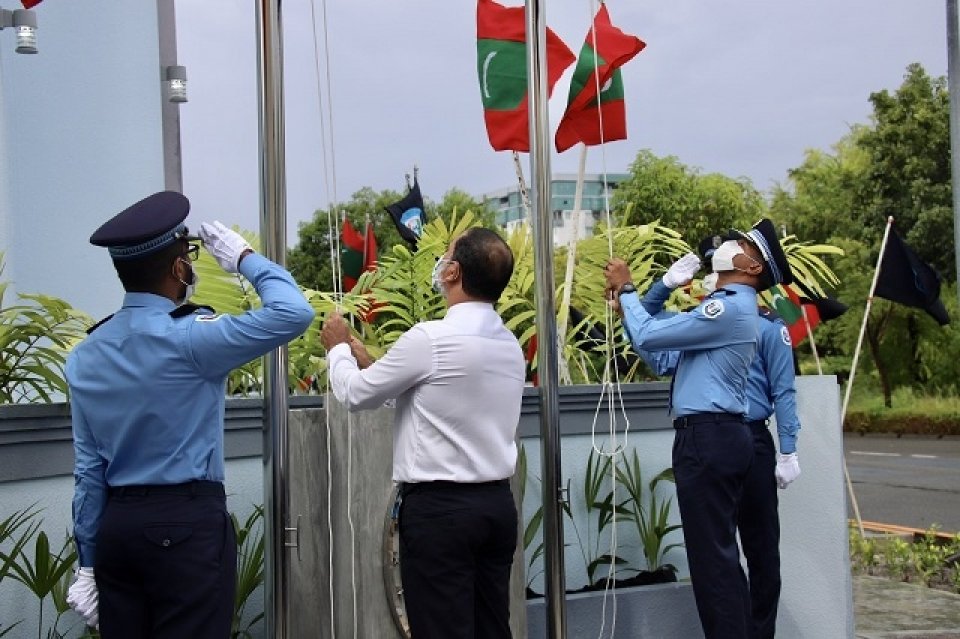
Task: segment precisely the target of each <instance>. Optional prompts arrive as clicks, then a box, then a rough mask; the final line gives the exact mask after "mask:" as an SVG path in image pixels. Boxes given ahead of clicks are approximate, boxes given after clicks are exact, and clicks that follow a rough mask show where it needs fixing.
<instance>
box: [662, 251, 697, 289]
mask: <svg viewBox="0 0 960 639" xmlns="http://www.w3.org/2000/svg"><path fill="white" fill-rule="evenodd" d="M699 270H700V258H699V257H698V256H697V254H696V253H687V254H686V255H684V256H683V257H681V258H680V259H679V260H677V261H676V262H674V263H673V264H671V265H670V268H668V269H667V272H666V273H665V274H664V276H663V284H664V286H666V287H667V288H677V287H678V286H685V285H687V284H689V283H690V280H692V279H693V276H694V275H696V274H697V271H699Z"/></svg>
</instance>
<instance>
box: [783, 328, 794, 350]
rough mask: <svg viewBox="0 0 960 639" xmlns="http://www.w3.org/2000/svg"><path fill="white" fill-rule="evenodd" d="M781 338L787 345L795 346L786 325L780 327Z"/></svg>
mask: <svg viewBox="0 0 960 639" xmlns="http://www.w3.org/2000/svg"><path fill="white" fill-rule="evenodd" d="M780 339H782V340H783V343H784V344H786V345H787V346H793V342H791V341H790V331H789V330H787V327H786V326H781V327H780Z"/></svg>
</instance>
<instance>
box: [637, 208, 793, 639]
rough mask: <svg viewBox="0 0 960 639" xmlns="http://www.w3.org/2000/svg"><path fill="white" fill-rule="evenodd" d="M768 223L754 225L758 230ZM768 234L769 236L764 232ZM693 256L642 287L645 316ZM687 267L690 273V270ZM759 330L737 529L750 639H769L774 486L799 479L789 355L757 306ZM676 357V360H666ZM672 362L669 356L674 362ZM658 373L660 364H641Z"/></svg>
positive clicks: (678, 282) (773, 607) (773, 323)
mask: <svg viewBox="0 0 960 639" xmlns="http://www.w3.org/2000/svg"><path fill="white" fill-rule="evenodd" d="M768 223H769V222H766V221H765V222H762V224H764V226H766V224H768ZM768 232H772V231H768ZM726 239H730V238H728V237H726V236H720V235H714V236H711V237H708V238H704V240H703V241H702V242H700V254H701V255H703V257H704V258H705V259H707V260H709V259H710V258H711V257H712V256H713V252H714V251H715V250H716V249H717V248H718V247H719V246H720V245H721V244H722V243H723V241H724V240H726ZM697 263H699V260H697V259H696V256H695V255H693V254H688V255H686V256H684V257H682V258H680V259H679V260H677V262H675V263H674V264H673V265H672V266H671V267H670V269H668V271H667V274H666V275H664V277H663V278H662V280H660V281H658V282H656V283H655V284H654V285H653V286H651V287H650V290H648V291H647V293H646V294H645V295H644V296H643V299H642V300H641V303H642V304H643V307H644V308H645V309H646V310H647V312H648V313H650V314H651V315H656V316H658V317H660V314H661V313H664V312H665V311H663V306H664V304H665V303H666V301H667V299H668V298H669V297H670V294H671V293H672V292H673V290H674V288H676V287H677V286H683V285H685V284H687V283H689V282H690V280H691V279H692V278H693V276H694V275H695V273H696V270H697V269H696V267H695V265H696V264H697ZM691 265H694V266H693V268H690V266H691ZM717 277H718V274H717V273H716V272H715V271H712V272H711V273H709V274H708V275H707V276H706V277H704V280H703V283H704V288H705V289H706V291H707V293H710V292H712V291H713V290H714V289H715V288H716V278H717ZM759 313H760V318H761V320H762V321H761V322H760V323H759V329H760V333H759V336H758V339H757V354H756V356H754V358H753V361H752V362H751V363H750V370H749V375H748V377H747V415H746V418H747V425H748V426H750V432H751V434H752V436H753V454H754V457H753V464H752V465H751V466H750V471H749V472H748V473H747V478H746V480H745V482H744V487H743V497H742V499H741V502H740V514H739V519H738V524H737V529H738V531H739V533H740V544H741V546H742V547H743V554H744V556H745V557H746V559H747V581H748V584H749V589H750V602H751V615H752V619H753V630H754V633H755V634H754V635H753V636H754V637H756V639H772V638H773V637H774V635H775V632H776V626H777V606H778V603H779V600H780V583H781V581H780V518H779V515H778V512H777V506H778V499H777V486H779V487H780V488H781V489H785V488H786V487H787V486H789V485H790V484H791V483H792V482H793V481H794V480H795V479H796V478H797V477H799V475H800V465H799V462H798V460H797V452H796V450H797V433H798V431H799V430H800V420H799V418H798V417H797V404H796V388H795V384H794V380H795V374H794V367H793V347H792V345H791V343H790V333H789V331H788V330H787V326H786V324H784V322H783V320H782V319H780V316H779V315H777V314H776V313H775V312H773V311H772V310H770V309H769V308H767V307H765V306H760V308H759ZM674 353H676V352H674ZM674 356H675V355H674ZM648 363H650V364H651V365H652V366H655V367H656V368H657V369H658V370H659V369H660V367H661V366H662V363H663V362H660V361H650V362H648ZM774 414H776V419H777V435H778V439H779V444H780V452H779V453H777V449H776V447H774V443H773V437H772V436H771V434H770V430H769V429H768V420H769V419H770V417H771V416H772V415H774Z"/></svg>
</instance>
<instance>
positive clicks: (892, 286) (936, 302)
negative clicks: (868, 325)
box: [874, 228, 950, 326]
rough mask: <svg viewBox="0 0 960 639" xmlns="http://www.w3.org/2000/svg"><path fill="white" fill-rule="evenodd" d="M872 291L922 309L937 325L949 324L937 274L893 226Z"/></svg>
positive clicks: (891, 299) (880, 295) (893, 300)
mask: <svg viewBox="0 0 960 639" xmlns="http://www.w3.org/2000/svg"><path fill="white" fill-rule="evenodd" d="M874 294H875V295H877V296H879V297H883V298H886V299H888V300H890V301H891V302H899V303H900V304H905V305H907V306H913V307H915V308H922V309H923V310H925V311H926V312H927V314H928V315H930V317H932V318H933V319H935V320H937V323H938V324H940V326H945V325H947V324H949V323H950V316H949V315H947V309H946V308H944V306H943V302H942V301H940V274H939V273H937V271H936V270H935V269H934V268H933V267H932V266H930V265H929V264H926V263H924V262H923V261H922V260H921V259H920V258H919V257H917V254H916V253H914V252H913V249H911V248H910V247H909V246H907V244H906V242H904V241H903V240H902V239H901V238H900V236H899V235H897V232H896V231H895V230H894V229H893V228H891V229H890V237H889V239H888V240H887V248H886V250H885V251H884V253H883V260H882V261H881V262H880V275H879V277H878V278H877V288H876V290H875V291H874Z"/></svg>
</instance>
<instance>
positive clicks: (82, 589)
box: [67, 568, 100, 628]
mask: <svg viewBox="0 0 960 639" xmlns="http://www.w3.org/2000/svg"><path fill="white" fill-rule="evenodd" d="M99 602H100V598H99V595H98V594H97V582H96V581H95V580H94V578H93V568H78V569H77V580H76V581H74V582H73V584H72V585H71V586H70V589H69V590H67V604H68V605H69V606H70V607H71V608H73V609H74V610H76V611H77V614H79V615H80V616H81V617H83V622H84V623H85V624H87V625H88V626H90V627H91V628H96V627H97V622H99V621H100V615H99Z"/></svg>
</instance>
